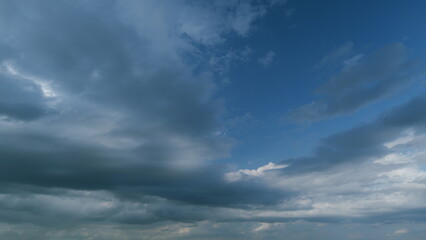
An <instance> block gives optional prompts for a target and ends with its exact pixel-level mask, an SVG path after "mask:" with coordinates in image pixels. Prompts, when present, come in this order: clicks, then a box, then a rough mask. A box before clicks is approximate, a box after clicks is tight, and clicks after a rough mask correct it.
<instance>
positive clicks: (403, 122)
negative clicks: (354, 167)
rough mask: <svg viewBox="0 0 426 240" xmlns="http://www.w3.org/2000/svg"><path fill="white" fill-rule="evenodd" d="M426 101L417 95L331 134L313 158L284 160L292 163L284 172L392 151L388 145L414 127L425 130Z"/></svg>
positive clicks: (313, 167) (323, 167) (325, 165)
mask: <svg viewBox="0 0 426 240" xmlns="http://www.w3.org/2000/svg"><path fill="white" fill-rule="evenodd" d="M425 104H426V98H425V97H418V98H414V99H413V100H411V101H409V102H408V103H406V104H405V105H403V106H400V107H397V108H395V109H393V110H392V111H390V112H389V113H388V114H386V115H384V116H382V117H381V118H380V119H378V120H377V121H375V122H373V123H370V124H366V125H362V126H360V127H357V128H354V129H351V130H349V131H346V132H343V133H339V134H335V135H332V136H330V137H327V138H326V139H324V140H323V141H322V143H321V144H320V146H319V147H318V148H317V149H316V150H315V152H314V154H313V156H312V157H306V158H300V159H292V160H289V161H284V162H283V163H287V164H288V163H290V164H291V165H290V166H289V167H288V168H285V169H284V170H283V171H284V172H292V171H296V172H297V171H317V170H323V169H327V168H330V167H333V166H336V165H338V164H342V163H356V162H358V161H365V160H367V159H371V158H374V157H376V158H377V157H380V156H383V155H385V154H388V153H389V152H390V150H389V149H388V148H387V147H386V146H385V145H384V144H385V143H386V142H389V141H390V140H392V139H395V138H397V137H398V136H400V135H401V134H402V133H403V132H404V131H407V130H410V129H411V130H414V131H416V134H422V133H423V132H424V130H425V129H424V126H425V123H426V115H425V114H424V113H423V112H424V111H421V108H423V106H424V105H425Z"/></svg>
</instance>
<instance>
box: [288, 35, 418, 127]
mask: <svg viewBox="0 0 426 240" xmlns="http://www.w3.org/2000/svg"><path fill="white" fill-rule="evenodd" d="M346 48H348V49H350V48H351V45H349V46H347V47H345V48H344V49H343V50H345V51H349V50H348V49H346ZM343 50H340V51H343ZM340 51H338V52H340ZM339 54H341V53H339ZM332 56H334V54H332ZM333 58H334V57H333ZM326 59H328V58H326ZM324 61H325V60H324ZM327 61H328V60H327ZM419 64H420V62H419V61H418V60H414V59H411V58H409V56H408V51H407V49H406V47H405V46H404V44H402V43H392V44H388V45H386V46H384V47H382V48H380V49H378V50H377V51H375V52H373V53H371V54H370V55H367V56H363V55H360V54H359V55H355V56H353V57H352V58H350V59H348V60H346V61H345V63H344V66H343V69H342V70H341V71H340V72H339V73H336V74H334V75H332V76H331V77H330V78H329V79H328V80H327V81H326V82H325V83H324V84H323V85H322V86H320V87H319V89H318V90H317V92H318V94H319V95H320V100H318V101H315V102H312V103H310V104H307V105H304V106H302V107H300V108H298V109H296V110H294V111H293V112H291V113H290V116H289V117H290V118H291V119H293V120H296V121H316V120H320V119H323V118H327V117H332V116H336V115H341V114H345V113H350V112H353V111H356V110H357V109H359V108H361V107H363V106H365V105H367V104H369V103H372V102H374V101H377V100H380V99H383V98H385V97H389V96H391V95H392V94H394V93H395V92H397V91H398V90H400V89H403V88H405V87H407V86H409V85H410V84H412V83H413V80H414V79H415V78H416V77H418V76H419V74H420V73H421V72H420V71H419V70H418V66H419Z"/></svg>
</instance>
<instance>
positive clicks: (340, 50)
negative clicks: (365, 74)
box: [317, 42, 354, 67]
mask: <svg viewBox="0 0 426 240" xmlns="http://www.w3.org/2000/svg"><path fill="white" fill-rule="evenodd" d="M353 46H354V44H353V43H352V42H346V43H344V44H342V45H341V46H338V47H335V48H334V49H333V50H331V52H329V53H328V54H327V55H325V56H324V57H323V58H322V59H321V61H320V62H319V63H318V65H317V67H326V66H329V65H334V64H336V63H338V62H339V61H341V60H343V59H345V58H347V57H348V56H349V55H350V54H352V52H353Z"/></svg>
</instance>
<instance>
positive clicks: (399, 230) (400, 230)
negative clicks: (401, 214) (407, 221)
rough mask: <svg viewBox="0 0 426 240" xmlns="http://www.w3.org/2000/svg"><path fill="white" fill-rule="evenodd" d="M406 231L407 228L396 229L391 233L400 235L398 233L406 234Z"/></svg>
mask: <svg viewBox="0 0 426 240" xmlns="http://www.w3.org/2000/svg"><path fill="white" fill-rule="evenodd" d="M406 233H408V230H407V229H398V230H396V231H395V232H394V233H393V234H396V235H400V234H406Z"/></svg>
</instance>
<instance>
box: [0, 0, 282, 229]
mask: <svg viewBox="0 0 426 240" xmlns="http://www.w3.org/2000/svg"><path fill="white" fill-rule="evenodd" d="M270 4H272V3H269V2H268V3H266V2H265V3H262V4H260V5H259V4H255V3H254V2H247V1H216V2H212V3H201V2H194V4H189V3H187V2H184V1H173V2H169V1H167V2H166V1H142V2H136V1H125V0H123V1H91V2H84V1H73V2H69V1H55V2H51V3H47V2H37V3H35V2H25V1H13V2H9V1H5V2H1V3H0V5H1V6H0V18H1V21H0V27H1V28H2V37H1V39H0V49H2V50H5V51H4V52H5V54H2V56H0V61H1V62H0V64H1V72H0V74H1V79H0V86H2V87H1V88H0V89H1V90H0V91H1V93H2V94H1V96H0V115H2V117H4V118H2V119H1V120H0V134H1V136H2V138H1V140H0V159H2V160H1V161H0V165H1V166H0V172H1V173H0V175H1V176H0V183H1V186H0V192H1V196H0V204H1V205H2V208H1V209H2V213H1V214H0V215H1V216H2V217H0V221H2V222H13V223H32V224H40V225H45V226H49V225H51V224H53V223H54V222H55V221H56V220H55V219H57V218H61V219H62V218H64V219H65V218H66V219H67V220H68V221H66V223H64V224H70V225H74V224H81V223H93V222H103V221H110V222H119V223H123V224H147V223H153V222H158V221H168V220H172V221H186V222H194V221H201V220H205V219H208V218H209V217H213V218H215V219H225V218H231V214H230V213H228V212H227V211H225V210H223V209H226V208H231V207H233V208H237V209H238V208H247V207H248V206H250V204H261V205H262V204H267V205H268V204H274V203H276V202H277V201H278V200H279V199H280V198H281V197H283V196H284V195H285V194H287V193H281V192H280V193H275V192H274V191H272V190H271V189H269V188H267V187H265V186H264V184H262V183H260V182H255V181H253V182H250V181H247V182H236V183H229V182H227V181H226V180H225V179H224V178H223V174H224V173H225V171H226V169H228V166H226V165H219V164H218V165H215V164H214V163H211V161H212V160H214V159H218V158H223V157H226V156H228V155H229V151H230V149H231V147H232V145H233V140H232V139H230V138H228V137H226V136H223V135H222V134H220V132H221V130H222V126H221V124H222V120H221V113H222V112H223V106H222V103H221V101H220V100H219V99H216V98H215V97H214V96H215V93H216V89H217V86H216V81H215V79H214V74H213V73H211V72H209V71H207V70H202V71H193V68H194V65H193V64H194V63H193V62H191V61H190V60H189V59H187V58H186V56H187V55H188V54H192V53H193V52H201V54H204V53H203V52H202V51H200V50H199V49H197V48H198V47H199V48H200V49H201V48H202V47H201V46H203V47H207V46H208V47H209V48H210V47H213V46H215V45H217V44H221V42H223V41H222V40H223V39H225V37H226V34H237V35H238V36H241V37H244V36H246V35H247V34H249V32H250V26H251V24H252V22H253V21H255V20H256V19H257V18H259V17H261V16H262V15H263V14H264V11H265V10H266V9H267V8H269V7H270V6H271V5H270ZM210 7H213V8H214V9H215V11H214V12H213V13H212V12H210V10H211V8H210ZM6 9H7V11H6ZM199 13H206V14H212V16H214V18H212V19H209V18H206V17H205V16H204V15H198V14H199ZM222 17H225V18H222ZM201 20H202V21H201ZM6 23H7V24H6ZM191 26H192V27H191ZM247 54H249V53H247ZM206 55H208V53H206ZM241 56H242V57H244V56H245V55H244V54H243V53H242V55H241ZM209 57H210V56H206V58H209ZM195 72H197V73H195ZM258 196H263V197H258ZM152 202H156V203H155V204H153V205H152V204H151V203H152ZM212 209H214V210H212ZM217 209H222V210H220V211H218V210H217ZM190 212H192V213H190ZM213 212H218V214H217V215H215V214H213V215H212V213H213ZM219 212H220V213H219ZM214 216H216V217H214Z"/></svg>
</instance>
